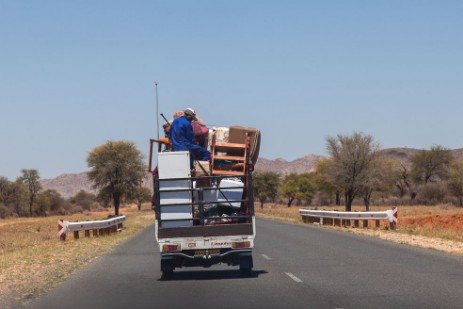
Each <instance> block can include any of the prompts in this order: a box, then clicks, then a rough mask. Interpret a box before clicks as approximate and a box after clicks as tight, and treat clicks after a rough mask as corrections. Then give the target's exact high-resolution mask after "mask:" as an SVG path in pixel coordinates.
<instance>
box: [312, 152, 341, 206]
mask: <svg viewBox="0 0 463 309" xmlns="http://www.w3.org/2000/svg"><path fill="white" fill-rule="evenodd" d="M331 164H333V162H332V159H329V158H324V159H321V160H318V161H317V163H315V166H314V170H315V184H316V186H317V188H318V190H319V191H320V192H323V193H325V194H327V195H328V196H333V195H334V196H335V204H336V205H337V206H339V205H341V190H342V189H340V188H338V187H336V184H335V183H333V182H331V180H330V178H329V177H328V171H329V169H330V165H331Z"/></svg>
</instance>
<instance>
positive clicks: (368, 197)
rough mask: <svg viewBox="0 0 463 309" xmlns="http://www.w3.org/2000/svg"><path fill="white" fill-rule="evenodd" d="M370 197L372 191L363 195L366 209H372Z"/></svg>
mask: <svg viewBox="0 0 463 309" xmlns="http://www.w3.org/2000/svg"><path fill="white" fill-rule="evenodd" d="M370 199H371V193H365V195H364V196H363V202H364V203H365V210H366V211H370Z"/></svg>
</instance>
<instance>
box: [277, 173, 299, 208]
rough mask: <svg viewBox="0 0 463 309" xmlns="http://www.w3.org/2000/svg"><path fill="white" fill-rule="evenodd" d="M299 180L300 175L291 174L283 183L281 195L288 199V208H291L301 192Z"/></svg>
mask: <svg viewBox="0 0 463 309" xmlns="http://www.w3.org/2000/svg"><path fill="white" fill-rule="evenodd" d="M298 179H299V175H298V174H296V173H291V174H289V175H287V176H286V177H285V178H284V179H283V181H282V182H281V189H280V190H281V195H282V196H283V197H286V198H287V199H288V204H287V206H288V207H291V204H292V202H293V201H294V200H295V199H296V198H297V193H298V190H299V183H298Z"/></svg>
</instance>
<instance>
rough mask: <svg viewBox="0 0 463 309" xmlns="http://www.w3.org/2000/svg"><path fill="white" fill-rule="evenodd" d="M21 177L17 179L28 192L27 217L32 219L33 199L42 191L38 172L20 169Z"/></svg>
mask: <svg viewBox="0 0 463 309" xmlns="http://www.w3.org/2000/svg"><path fill="white" fill-rule="evenodd" d="M21 173H22V175H21V176H20V177H19V178H18V181H20V182H22V183H23V184H25V185H26V187H27V189H28V190H29V216H31V217H32V206H33V205H34V201H35V197H36V196H37V194H38V193H39V191H40V190H41V189H42V186H41V185H40V176H39V172H38V171H37V170H35V169H22V170H21Z"/></svg>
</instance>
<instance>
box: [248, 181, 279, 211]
mask: <svg viewBox="0 0 463 309" xmlns="http://www.w3.org/2000/svg"><path fill="white" fill-rule="evenodd" d="M279 184H280V175H278V174H277V173H275V172H257V173H255V174H254V176H253V186H254V188H253V190H254V196H255V197H257V198H258V199H259V201H260V208H264V203H265V201H266V200H267V199H270V200H272V201H275V198H276V196H277V194H278V186H279Z"/></svg>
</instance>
